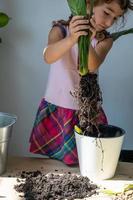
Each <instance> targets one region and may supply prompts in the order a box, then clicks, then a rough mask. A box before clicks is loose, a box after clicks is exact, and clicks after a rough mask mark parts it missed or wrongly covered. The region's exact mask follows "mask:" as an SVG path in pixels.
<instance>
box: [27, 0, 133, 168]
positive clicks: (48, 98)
mask: <svg viewBox="0 0 133 200" xmlns="http://www.w3.org/2000/svg"><path fill="white" fill-rule="evenodd" d="M86 2H87V11H88V14H89V11H90V1H89V0H86ZM128 9H133V7H132V3H131V2H130V0H96V1H95V4H94V8H93V15H92V17H91V19H90V22H89V20H88V19H85V18H84V17H83V16H73V17H70V19H69V20H68V22H65V21H63V20H60V21H58V22H54V25H53V27H52V29H51V31H50V33H49V37H48V46H47V47H46V48H45V49H44V53H43V55H44V60H45V62H46V63H48V64H51V68H50V75H49V81H48V86H47V90H46V93H45V96H44V98H43V99H42V101H41V104H40V106H39V109H38V112H37V116H36V120H35V123H34V127H33V130H32V134H31V137H30V152H32V153H37V154H42V155H47V156H49V157H50V158H55V159H58V160H62V161H63V162H64V163H66V164H68V165H71V164H76V163H78V156H77V150H76V144H75V137H74V125H75V124H77V123H78V117H77V112H76V111H77V110H78V105H77V103H76V101H75V99H74V97H73V96H72V95H71V92H73V91H74V90H75V89H78V86H79V81H80V75H79V73H78V69H77V68H78V67H77V66H78V63H77V61H78V46H77V43H78V39H79V37H80V36H81V35H87V34H88V30H90V31H91V32H92V35H91V45H90V51H89V55H88V57H89V62H88V66H89V71H90V73H97V70H98V68H99V67H100V65H101V64H102V63H103V61H104V59H105V57H106V55H107V53H108V52H109V50H110V49H111V47H112V44H113V40H112V39H111V38H109V37H106V35H107V34H105V33H106V32H105V30H106V29H108V28H109V27H111V26H112V25H113V24H114V22H115V21H116V20H117V19H118V18H120V17H122V16H124V14H125V13H126V12H127V10H128ZM99 33H100V36H101V37H100V38H98V37H97V36H98V34H99ZM98 123H103V124H106V123H107V119H106V116H105V114H104V111H103V110H102V108H101V115H100V116H99V119H98Z"/></svg>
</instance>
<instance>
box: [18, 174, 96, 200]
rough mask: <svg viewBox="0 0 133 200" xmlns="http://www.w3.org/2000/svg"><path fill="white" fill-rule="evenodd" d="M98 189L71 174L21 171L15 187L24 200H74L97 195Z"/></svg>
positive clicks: (87, 180) (82, 178) (85, 179)
mask: <svg viewBox="0 0 133 200" xmlns="http://www.w3.org/2000/svg"><path fill="white" fill-rule="evenodd" d="M97 189H98V187H97V186H96V185H95V184H93V183H92V182H91V181H90V180H89V179H88V178H87V177H83V176H78V175H75V174H71V173H70V172H69V173H67V174H62V175H59V174H53V173H49V174H44V173H42V172H41V171H34V172H25V171H23V172H22V173H21V175H20V179H18V184H17V185H15V190H16V191H17V192H20V193H23V194H24V196H23V197H24V198H25V199H26V200H63V199H64V200H74V199H83V198H85V197H89V196H92V195H94V194H96V193H97Z"/></svg>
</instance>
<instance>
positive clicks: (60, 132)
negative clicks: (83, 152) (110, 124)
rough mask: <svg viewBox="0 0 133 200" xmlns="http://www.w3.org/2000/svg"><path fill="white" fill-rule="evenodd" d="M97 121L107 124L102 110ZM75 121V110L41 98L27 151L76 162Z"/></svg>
mask: <svg viewBox="0 0 133 200" xmlns="http://www.w3.org/2000/svg"><path fill="white" fill-rule="evenodd" d="M98 121H99V123H102V124H107V118H106V116H105V114H104V111H103V110H102V111H101V115H100V116H99V119H98ZM77 123H78V117H77V115H76V111H75V110H72V109H68V108H62V107H59V106H56V105H54V104H51V103H49V102H47V101H46V100H45V99H42V101H41V103H40V106H39V109H38V112H37V115H36V119H35V122H34V126H33V129H32V132H31V136H30V149H29V151H30V152H31V153H35V154H41V155H47V156H49V157H50V158H54V159H58V160H61V161H63V162H64V163H65V164H67V165H72V164H77V163H78V155H77V149H76V142H75V136H74V125H75V124H77Z"/></svg>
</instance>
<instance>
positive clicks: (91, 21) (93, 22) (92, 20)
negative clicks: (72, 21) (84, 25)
mask: <svg viewBox="0 0 133 200" xmlns="http://www.w3.org/2000/svg"><path fill="white" fill-rule="evenodd" d="M90 23H91V25H92V26H93V27H94V28H95V26H96V23H95V20H94V19H92V18H91V19H90Z"/></svg>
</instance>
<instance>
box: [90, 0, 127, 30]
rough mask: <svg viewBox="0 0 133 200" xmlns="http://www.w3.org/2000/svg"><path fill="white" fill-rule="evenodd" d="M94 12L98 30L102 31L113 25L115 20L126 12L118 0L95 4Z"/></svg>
mask: <svg viewBox="0 0 133 200" xmlns="http://www.w3.org/2000/svg"><path fill="white" fill-rule="evenodd" d="M93 13H94V14H93V18H94V20H95V23H96V27H95V28H96V30H97V31H102V30H105V29H107V28H109V27H111V26H112V25H113V24H114V22H115V21H116V20H117V19H118V18H119V17H121V16H122V15H123V14H124V10H122V9H121V8H120V5H119V4H118V3H117V1H116V0H114V1H112V2H111V3H101V4H99V5H96V6H94V9H93Z"/></svg>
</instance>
